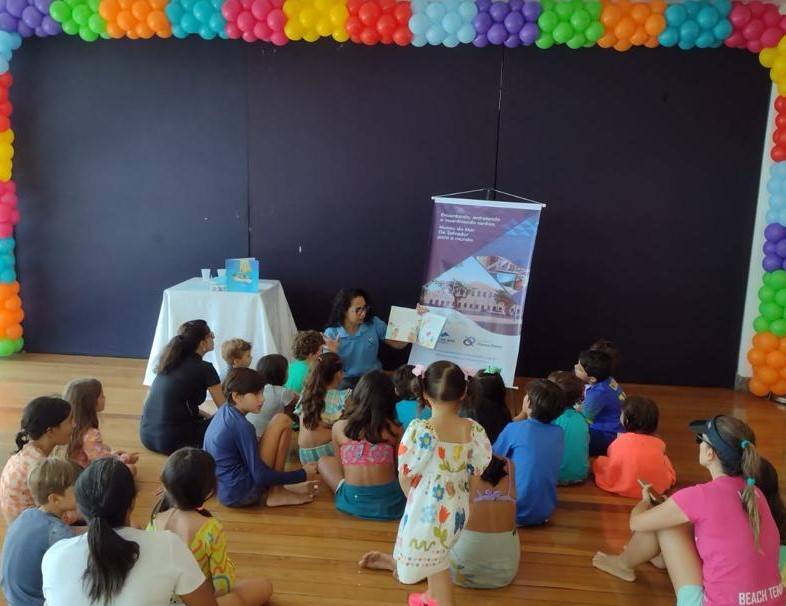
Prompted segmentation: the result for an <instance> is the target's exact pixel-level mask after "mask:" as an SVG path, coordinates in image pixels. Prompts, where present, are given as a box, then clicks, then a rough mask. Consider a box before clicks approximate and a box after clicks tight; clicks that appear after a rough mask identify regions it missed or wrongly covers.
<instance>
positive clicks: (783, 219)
mask: <svg viewBox="0 0 786 606" xmlns="http://www.w3.org/2000/svg"><path fill="white" fill-rule="evenodd" d="M778 223H780V224H781V225H786V210H782V211H780V212H779V213H778Z"/></svg>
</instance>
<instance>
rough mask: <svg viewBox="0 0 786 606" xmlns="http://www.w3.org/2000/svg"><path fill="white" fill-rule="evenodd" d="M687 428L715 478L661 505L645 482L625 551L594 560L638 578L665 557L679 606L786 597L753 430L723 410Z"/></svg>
mask: <svg viewBox="0 0 786 606" xmlns="http://www.w3.org/2000/svg"><path fill="white" fill-rule="evenodd" d="M690 429H691V431H693V432H694V433H695V434H696V441H697V442H698V444H699V463H700V464H701V465H702V466H703V467H705V468H706V469H707V471H708V472H709V473H710V476H711V477H712V481H710V482H707V483H705V484H698V485H696V486H691V487H689V488H684V489H682V490H678V491H677V492H676V493H674V495H672V497H671V498H669V499H666V500H665V502H663V503H661V504H659V505H653V504H652V502H651V501H652V496H653V495H652V493H651V492H650V487H649V486H648V485H645V487H644V488H643V489H642V500H641V502H640V503H639V504H638V505H636V507H634V508H633V511H632V512H631V516H630V528H631V530H632V531H633V536H632V537H631V539H630V542H629V543H628V545H627V546H626V547H625V550H624V551H623V552H622V553H621V554H619V555H608V554H605V553H603V552H598V553H597V554H595V557H594V558H593V560H592V563H593V565H594V566H595V567H596V568H599V569H600V570H603V571H604V572H608V573H609V574H613V575H614V576H617V577H619V578H621V579H624V580H626V581H635V580H636V574H635V568H636V567H637V566H639V565H640V564H643V563H645V562H647V561H648V560H654V562H653V563H655V564H656V565H657V564H661V562H662V563H663V564H665V566H666V568H667V569H668V571H669V576H670V577H671V582H672V584H673V585H674V590H675V592H676V594H677V604H678V606H702V605H704V606H727V605H731V604H734V605H747V604H756V605H757V606H776V605H779V606H782V605H783V604H786V596H784V593H783V584H782V583H781V578H780V571H779V570H778V551H779V544H780V536H779V533H778V528H777V526H776V525H775V522H774V521H773V517H772V514H771V513H770V508H769V505H768V504H767V500H766V498H765V497H764V495H763V494H762V492H761V490H759V488H758V487H757V486H756V480H755V478H756V477H758V476H759V472H760V467H761V463H760V459H759V454H758V452H757V451H756V445H755V444H756V437H755V436H754V434H753V431H752V430H751V428H750V427H748V426H747V425H746V424H745V423H743V422H742V421H740V420H739V419H736V418H734V417H730V416H725V415H719V416H716V417H714V418H712V419H708V420H706V421H694V422H693V423H691V424H690ZM659 556H662V560H661V558H659Z"/></svg>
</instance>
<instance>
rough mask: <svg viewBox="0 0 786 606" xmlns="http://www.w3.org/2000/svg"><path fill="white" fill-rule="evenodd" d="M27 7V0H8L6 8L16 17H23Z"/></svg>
mask: <svg viewBox="0 0 786 606" xmlns="http://www.w3.org/2000/svg"><path fill="white" fill-rule="evenodd" d="M26 7H27V0H6V3H5V8H6V10H7V11H8V12H9V13H11V14H12V15H13V16H14V17H21V16H22V11H23V10H25V8H26Z"/></svg>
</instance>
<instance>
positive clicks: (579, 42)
mask: <svg viewBox="0 0 786 606" xmlns="http://www.w3.org/2000/svg"><path fill="white" fill-rule="evenodd" d="M586 42H587V39H586V38H585V37H584V34H582V33H578V34H576V35H575V36H573V37H572V38H571V39H570V40H568V42H567V44H568V48H572V49H574V50H575V49H577V48H581V47H582V46H584V45H585V44H586Z"/></svg>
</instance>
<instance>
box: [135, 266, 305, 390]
mask: <svg viewBox="0 0 786 606" xmlns="http://www.w3.org/2000/svg"><path fill="white" fill-rule="evenodd" d="M188 320H205V321H206V322H207V324H208V326H210V328H211V329H212V331H213V332H214V333H215V335H216V347H215V350H213V351H211V352H208V353H206V354H205V356H204V358H203V359H204V360H206V361H208V362H212V363H213V365H214V366H215V367H216V370H218V372H219V373H222V376H223V373H224V372H225V371H226V364H225V363H224V360H222V359H221V343H223V342H224V341H226V340H227V339H233V338H241V339H245V340H246V341H249V342H250V343H251V345H252V350H251V353H252V356H253V361H252V363H251V367H252V368H253V367H255V366H256V363H257V360H258V359H259V358H261V357H262V356H265V355H267V354H271V353H280V354H282V355H284V356H286V357H287V358H289V357H291V355H292V341H293V339H294V336H295V333H296V332H297V328H296V327H295V320H294V319H293V318H292V312H291V311H290V309H289V304H288V303H287V298H286V297H285V296H284V289H283V287H282V286H281V282H279V281H278V280H260V281H259V293H258V294H254V293H245V292H217V291H211V290H210V286H209V284H208V283H207V282H205V281H204V280H202V278H191V279H190V280H186V281H185V282H182V283H180V284H177V285H175V286H172V287H171V288H167V289H166V290H165V291H164V296H163V300H162V301H161V311H160V312H159V314H158V325H157V326H156V335H155V337H154V338H153V346H152V347H151V348H150V358H149V359H148V361H147V370H146V371H145V380H144V384H145V385H150V384H151V383H152V382H153V379H154V378H155V370H154V369H155V366H156V363H157V361H158V356H159V355H160V354H161V350H162V349H163V348H164V345H166V344H167V342H168V341H169V340H170V339H171V338H172V337H174V336H175V335H176V334H177V329H178V327H179V326H180V325H181V324H182V323H183V322H187V321H188Z"/></svg>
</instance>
